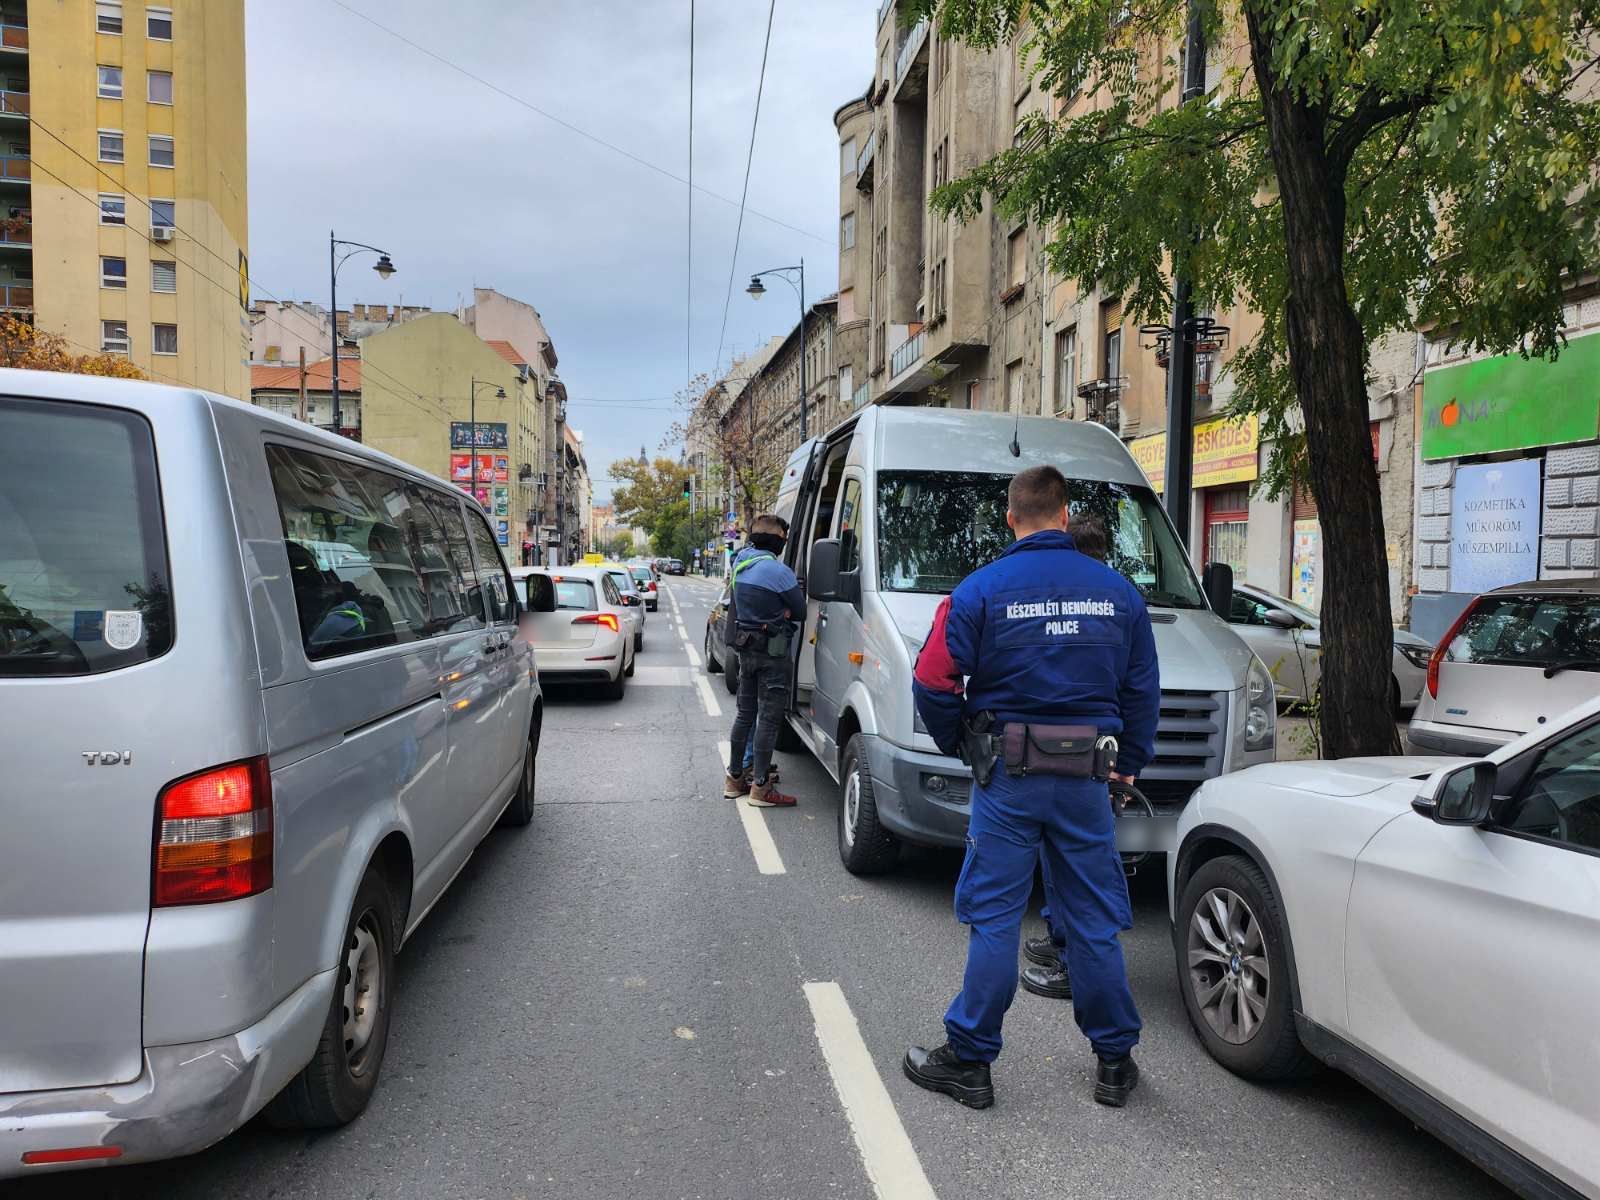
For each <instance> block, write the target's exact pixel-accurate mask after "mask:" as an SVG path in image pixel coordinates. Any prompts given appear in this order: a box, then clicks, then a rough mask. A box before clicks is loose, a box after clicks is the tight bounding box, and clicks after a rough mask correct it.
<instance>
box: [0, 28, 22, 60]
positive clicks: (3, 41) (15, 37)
mask: <svg viewBox="0 0 1600 1200" xmlns="http://www.w3.org/2000/svg"><path fill="white" fill-rule="evenodd" d="M0 50H3V51H5V52H7V53H9V54H26V53H27V52H28V27H27V26H26V25H18V24H16V23H14V22H12V21H5V22H0Z"/></svg>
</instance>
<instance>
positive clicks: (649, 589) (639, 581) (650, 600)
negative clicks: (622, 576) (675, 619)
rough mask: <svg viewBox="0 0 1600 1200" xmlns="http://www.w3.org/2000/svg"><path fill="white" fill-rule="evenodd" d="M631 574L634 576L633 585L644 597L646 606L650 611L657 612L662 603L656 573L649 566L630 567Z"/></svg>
mask: <svg viewBox="0 0 1600 1200" xmlns="http://www.w3.org/2000/svg"><path fill="white" fill-rule="evenodd" d="M628 572H629V574H631V575H632V576H633V586H634V587H635V588H637V589H638V591H639V594H640V595H641V596H643V597H644V606H645V608H646V609H648V610H649V611H650V612H655V611H656V608H657V607H658V606H659V604H660V600H661V595H660V592H659V589H658V585H657V583H656V573H655V572H654V571H652V570H651V569H650V568H649V567H637V566H636V567H629V568H628Z"/></svg>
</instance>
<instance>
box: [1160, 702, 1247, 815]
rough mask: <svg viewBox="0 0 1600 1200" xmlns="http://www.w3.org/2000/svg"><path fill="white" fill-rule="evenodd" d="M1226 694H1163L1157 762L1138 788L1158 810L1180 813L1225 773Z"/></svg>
mask: <svg viewBox="0 0 1600 1200" xmlns="http://www.w3.org/2000/svg"><path fill="white" fill-rule="evenodd" d="M1227 716H1228V694H1227V693H1226V692H1195V691H1180V690H1177V689H1165V688H1164V689H1162V692H1161V716H1160V719H1159V720H1158V721H1157V723H1156V746H1155V758H1154V759H1153V760H1152V761H1151V763H1150V765H1149V766H1147V767H1146V768H1145V769H1144V772H1143V773H1142V774H1141V775H1140V776H1139V787H1140V789H1141V790H1142V791H1143V792H1144V794H1145V795H1146V796H1148V797H1150V803H1152V804H1153V805H1155V806H1156V807H1157V808H1163V807H1166V808H1174V807H1176V808H1181V807H1182V806H1183V805H1184V804H1186V803H1188V800H1189V796H1190V795H1191V794H1192V793H1193V792H1194V790H1195V788H1197V787H1199V786H1200V784H1201V783H1203V782H1204V781H1205V780H1207V779H1210V778H1211V777H1212V776H1213V775H1217V774H1219V773H1220V772H1221V770H1222V760H1223V745H1224V743H1223V738H1224V737H1225V736H1226V735H1227V728H1228V720H1227Z"/></svg>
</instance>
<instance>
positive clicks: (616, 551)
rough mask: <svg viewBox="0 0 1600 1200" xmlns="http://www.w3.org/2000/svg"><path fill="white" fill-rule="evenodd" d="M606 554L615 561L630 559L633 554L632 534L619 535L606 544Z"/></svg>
mask: <svg viewBox="0 0 1600 1200" xmlns="http://www.w3.org/2000/svg"><path fill="white" fill-rule="evenodd" d="M606 553H607V554H609V555H610V556H611V557H612V558H613V559H618V560H620V559H624V558H628V557H630V556H631V555H632V554H633V535H632V534H631V533H619V534H617V536H616V537H614V538H612V539H611V540H610V541H609V542H607V543H606Z"/></svg>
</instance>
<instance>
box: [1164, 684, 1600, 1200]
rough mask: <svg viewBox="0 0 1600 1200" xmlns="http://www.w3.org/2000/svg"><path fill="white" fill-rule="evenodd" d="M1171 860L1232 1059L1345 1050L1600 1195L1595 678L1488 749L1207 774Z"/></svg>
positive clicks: (1467, 1135)
mask: <svg viewBox="0 0 1600 1200" xmlns="http://www.w3.org/2000/svg"><path fill="white" fill-rule="evenodd" d="M1169 863H1170V877H1169V891H1170V896H1171V901H1172V916H1173V934H1174V951H1175V953H1176V958H1177V971H1178V977H1179V986H1180V989H1181V991H1182V993H1183V1001H1184V1005H1185V1008H1186V1009H1187V1011H1188V1014H1189V1020H1190V1022H1191V1024H1193V1026H1194V1028H1195V1031H1196V1032H1197V1033H1198V1035H1199V1037H1200V1040H1201V1041H1202V1042H1203V1043H1204V1045H1205V1047H1206V1049H1207V1050H1208V1051H1209V1052H1210V1054H1211V1056H1212V1057H1213V1058H1215V1059H1216V1060H1217V1061H1218V1062H1220V1063H1221V1064H1222V1065H1223V1066H1225V1067H1227V1068H1228V1069H1229V1070H1231V1071H1233V1072H1235V1073H1237V1074H1239V1075H1243V1076H1245V1077H1246V1078H1250V1079H1259V1080H1275V1079H1284V1078H1290V1077H1293V1076H1296V1075H1299V1074H1301V1073H1303V1072H1304V1071H1306V1070H1307V1069H1308V1068H1310V1067H1312V1066H1314V1065H1315V1064H1316V1063H1317V1062H1318V1061H1320V1062H1324V1063H1328V1064H1330V1065H1333V1066H1335V1067H1337V1068H1338V1069H1339V1070H1342V1071H1344V1072H1346V1073H1347V1074H1349V1075H1351V1076H1353V1077H1354V1078H1356V1079H1357V1080H1359V1081H1361V1082H1362V1083H1364V1084H1365V1085H1366V1086H1367V1087H1369V1088H1371V1089H1372V1090H1373V1091H1375V1092H1376V1093H1378V1094H1379V1095H1380V1096H1382V1097H1384V1098H1385V1099H1386V1100H1388V1101H1389V1102H1390V1103H1391V1104H1393V1105H1394V1106H1395V1107H1396V1108H1399V1109H1400V1110H1401V1111H1402V1112H1404V1113H1405V1114H1406V1116H1407V1117H1409V1118H1410V1119H1411V1120H1413V1121H1414V1122H1416V1123H1417V1124H1418V1125H1420V1126H1422V1127H1424V1128H1426V1129H1428V1130H1429V1131H1431V1132H1432V1133H1433V1134H1434V1135H1435V1136H1436V1137H1438V1138H1440V1139H1441V1140H1442V1141H1444V1142H1445V1143H1447V1144H1448V1145H1451V1146H1453V1147H1454V1148H1455V1149H1457V1150H1458V1151H1460V1152H1461V1153H1463V1154H1465V1155H1466V1156H1467V1157H1468V1158H1470V1159H1471V1160H1472V1161H1473V1162H1475V1163H1477V1164H1478V1165H1479V1166H1481V1167H1483V1168H1484V1169H1486V1170H1488V1171H1489V1172H1490V1173H1491V1174H1493V1175H1494V1176H1495V1177H1496V1178H1498V1179H1499V1180H1500V1181H1501V1182H1503V1183H1505V1184H1506V1185H1507V1186H1509V1187H1511V1188H1512V1189H1514V1190H1515V1191H1518V1192H1520V1193H1521V1194H1522V1195H1524V1196H1530V1197H1533V1196H1537V1197H1557V1196H1563V1197H1565V1196H1571V1197H1576V1196H1578V1195H1585V1196H1594V1195H1600V1041H1597V1040H1596V1037H1595V1033H1594V1028H1593V1026H1594V1014H1595V1012H1596V1011H1597V1010H1600V955H1597V954H1596V953H1595V947H1596V946H1600V904H1597V903H1596V900H1595V897H1596V896H1600V700H1595V699H1591V700H1590V701H1588V702H1587V703H1585V704H1583V705H1582V706H1580V707H1579V708H1577V709H1575V710H1572V711H1570V712H1569V713H1568V714H1567V715H1566V716H1564V717H1560V718H1555V719H1553V720H1552V721H1551V722H1550V723H1548V724H1547V725H1545V726H1544V727H1542V728H1541V729H1539V731H1538V732H1537V733H1532V734H1528V735H1526V736H1524V737H1522V738H1520V739H1517V740H1516V741H1513V742H1511V743H1509V744H1507V745H1505V746H1503V747H1501V748H1499V749H1497V750H1495V751H1494V752H1493V753H1492V754H1490V755H1489V756H1488V757H1487V759H1483V760H1478V761H1472V760H1465V761H1463V760H1440V759H1437V758H1432V759H1430V758H1399V757H1397V758H1369V759H1345V760H1343V761H1340V762H1308V763H1293V764H1290V763H1280V764H1276V765H1271V766H1263V767H1256V768H1254V769H1252V770H1249V771H1244V772H1241V773H1239V774H1237V775H1233V776H1231V777H1229V778H1228V780H1227V781H1226V782H1225V783H1223V782H1221V781H1218V782H1213V783H1208V784H1205V785H1204V786H1202V787H1201V789H1200V790H1199V791H1198V792H1197V793H1196V794H1195V797H1194V799H1193V801H1192V802H1191V803H1190V805H1189V808H1188V810H1187V811H1186V812H1185V813H1184V815H1183V817H1182V819H1181V820H1180V822H1179V850H1178V853H1177V854H1176V855H1175V856H1173V857H1172V858H1171V859H1170V860H1169Z"/></svg>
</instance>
